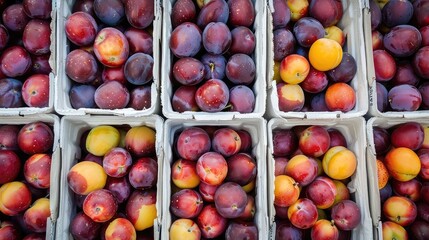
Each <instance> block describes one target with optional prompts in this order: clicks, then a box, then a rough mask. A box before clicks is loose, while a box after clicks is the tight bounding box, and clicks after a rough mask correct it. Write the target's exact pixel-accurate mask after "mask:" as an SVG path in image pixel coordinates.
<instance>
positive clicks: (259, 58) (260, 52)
mask: <svg viewBox="0 0 429 240" xmlns="http://www.w3.org/2000/svg"><path fill="white" fill-rule="evenodd" d="M162 1H163V8H164V18H163V34H162V63H161V66H162V69H163V70H162V71H161V105H162V113H163V115H164V116H165V117H167V118H170V119H213V118H215V119H222V120H229V119H235V118H257V117H262V116H263V115H264V113H265V108H266V96H267V93H266V80H265V77H266V76H265V71H266V68H265V67H266V64H265V61H266V59H265V54H264V52H265V51H266V38H265V35H264V34H266V33H265V30H266V21H265V19H266V12H267V9H266V2H265V1H262V0H252V1H253V3H254V6H255V13H256V16H255V22H254V28H255V37H256V48H255V57H254V60H255V65H256V79H255V82H254V84H253V89H252V90H253V92H254V93H255V109H254V111H253V112H252V113H238V112H217V113H208V112H191V111H185V112H183V113H179V112H176V111H174V110H173V107H172V105H171V98H172V96H173V86H172V85H171V81H170V69H171V66H172V53H171V52H170V48H169V41H170V36H171V32H172V27H171V26H172V25H171V19H170V13H171V9H172V5H173V2H174V0H162Z"/></svg>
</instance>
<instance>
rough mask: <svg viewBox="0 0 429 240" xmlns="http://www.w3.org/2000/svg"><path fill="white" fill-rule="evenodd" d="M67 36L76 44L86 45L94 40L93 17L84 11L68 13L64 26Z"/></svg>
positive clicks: (95, 30) (94, 23) (95, 27)
mask: <svg viewBox="0 0 429 240" xmlns="http://www.w3.org/2000/svg"><path fill="white" fill-rule="evenodd" d="M64 29H65V32H66V36H67V38H68V39H69V40H70V41H71V42H72V43H74V44H76V45H77V46H87V45H89V44H91V43H93V42H94V39H95V36H96V35H97V29H98V26H97V23H96V22H95V19H94V18H93V17H92V16H91V15H89V14H88V13H85V12H75V13H73V14H72V15H70V16H69V17H68V18H67V20H66V22H65V26H64Z"/></svg>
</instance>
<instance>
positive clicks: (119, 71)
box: [101, 65, 127, 85]
mask: <svg viewBox="0 0 429 240" xmlns="http://www.w3.org/2000/svg"><path fill="white" fill-rule="evenodd" d="M101 80H102V81H103V82H110V81H117V82H120V83H121V84H124V85H125V84H126V83H127V79H126V78H125V73H124V65H122V66H121V67H117V68H109V67H104V68H103V71H102V72H101Z"/></svg>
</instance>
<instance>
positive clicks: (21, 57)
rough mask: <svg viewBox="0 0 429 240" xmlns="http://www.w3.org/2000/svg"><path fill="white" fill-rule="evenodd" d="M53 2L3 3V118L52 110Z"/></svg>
mask: <svg viewBox="0 0 429 240" xmlns="http://www.w3.org/2000/svg"><path fill="white" fill-rule="evenodd" d="M52 2H53V1H51V0H41V1H31V0H23V1H0V13H1V16H2V22H1V24H0V54H1V56H0V65H1V67H0V109H1V113H0V115H5V114H7V115H19V114H21V115H28V114H37V113H49V112H52V111H53V105H54V84H53V81H54V77H53V75H52V74H51V73H52V72H53V71H52V69H54V68H55V66H54V65H53V64H54V62H55V61H54V60H53V59H54V56H53V55H54V53H55V52H54V48H55V43H54V42H55V40H54V37H53V36H54V34H55V32H54V31H53V29H55V24H56V22H55V18H54V20H53V19H52V17H53V16H55V13H56V12H55V9H53V8H54V7H53V6H54V5H55V4H53V3H52Z"/></svg>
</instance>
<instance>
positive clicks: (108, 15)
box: [93, 0, 125, 26]
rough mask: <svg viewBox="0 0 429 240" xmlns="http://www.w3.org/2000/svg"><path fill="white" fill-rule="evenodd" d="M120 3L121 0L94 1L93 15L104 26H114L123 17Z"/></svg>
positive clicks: (123, 13)
mask: <svg viewBox="0 0 429 240" xmlns="http://www.w3.org/2000/svg"><path fill="white" fill-rule="evenodd" d="M122 2H123V1H121V0H94V5H93V6H94V13H95V15H96V16H97V17H98V19H100V20H101V21H102V22H103V23H104V24H107V25H109V26H116V25H118V24H119V23H120V22H121V21H122V19H123V17H124V15H125V9H124V5H123V4H122Z"/></svg>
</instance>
